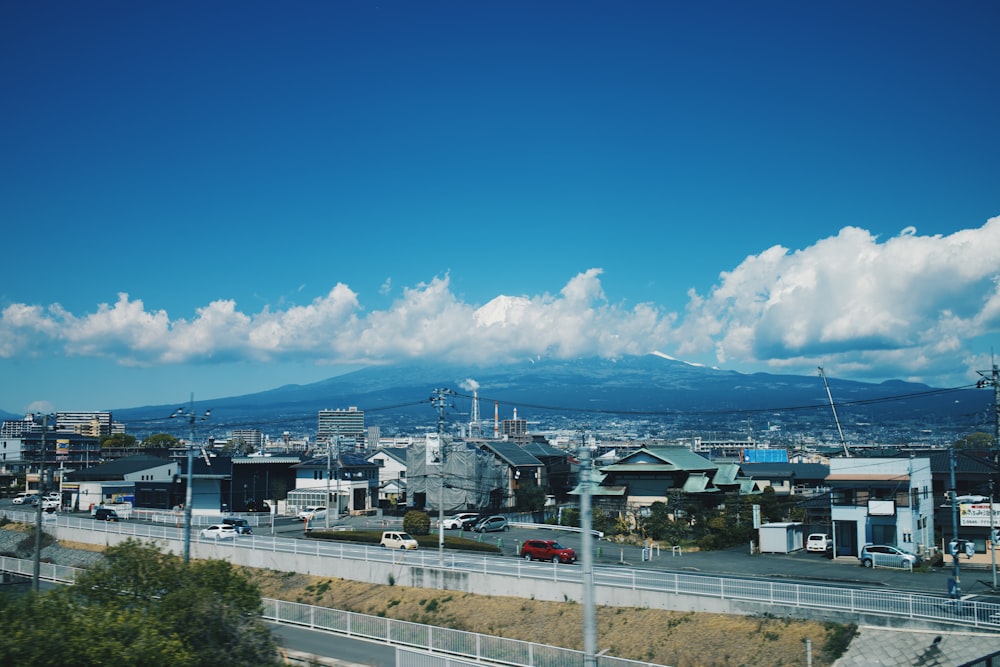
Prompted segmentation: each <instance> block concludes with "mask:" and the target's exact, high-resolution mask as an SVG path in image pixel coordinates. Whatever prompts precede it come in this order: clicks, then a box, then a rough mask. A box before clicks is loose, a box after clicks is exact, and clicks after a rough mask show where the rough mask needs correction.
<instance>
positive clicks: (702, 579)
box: [2, 511, 1000, 631]
mask: <svg viewBox="0 0 1000 667" xmlns="http://www.w3.org/2000/svg"><path fill="white" fill-rule="evenodd" d="M2 514H6V515H7V516H9V517H10V516H11V515H12V514H13V515H17V514H23V515H26V516H27V515H28V514H29V513H27V512H10V511H5V512H2ZM32 516H33V515H32ZM11 518H13V517H11ZM15 520H18V519H15ZM21 520H23V519H21ZM46 521H47V523H56V524H57V525H59V526H66V527H76V528H87V529H88V530H90V531H97V532H102V531H104V532H113V533H118V534H122V535H129V536H134V537H139V538H148V539H167V540H181V539H182V538H183V530H182V529H178V528H174V527H169V526H154V525H150V524H129V523H106V522H102V521H94V520H93V519H89V518H88V519H80V518H77V517H56V516H53V517H50V518H47V519H46ZM192 539H195V537H194V536H192ZM224 542H225V547H226V549H227V550H229V549H231V550H238V549H255V550H265V551H272V552H282V553H293V554H302V555H308V556H320V557H323V558H337V559H342V560H350V561H362V562H378V563H393V564H394V565H405V566H415V567H419V568H424V569H428V570H446V571H456V572H470V573H471V572H474V573H477V574H484V575H491V576H497V577H503V578H504V579H505V581H510V580H519V581H522V580H523V581H526V583H525V584H524V585H523V588H524V589H525V590H530V589H531V588H532V584H531V581H540V580H543V581H547V582H565V583H572V584H577V585H582V583H583V575H582V569H581V568H578V567H567V566H559V565H558V564H556V563H553V564H538V563H527V562H525V561H523V560H522V559H519V558H517V559H511V558H502V557H490V556H476V555H471V554H469V553H464V552H463V553H455V552H448V553H445V554H441V553H439V552H438V551H437V550H429V549H428V550H419V551H406V552H402V551H399V550H386V549H381V548H379V547H375V546H363V545H357V544H350V543H345V542H331V541H324V540H302V539H294V538H281V537H269V536H258V535H246V536H240V537H239V538H238V539H233V540H225V541H224ZM233 553H235V551H234V552H233ZM361 569H362V570H364V569H366V568H361ZM593 580H594V585H595V587H607V588H610V589H618V590H622V589H625V590H629V591H635V592H637V593H641V592H648V593H660V594H667V595H668V596H669V595H673V596H676V595H687V596H698V597H709V598H716V599H719V600H726V601H731V602H735V603H744V604H747V603H749V604H755V605H757V606H765V607H768V608H772V607H773V608H780V609H781V610H782V613H789V612H790V613H791V614H792V615H794V614H795V612H796V610H800V611H801V612H802V613H801V614H800V615H802V616H808V615H809V613H808V612H810V611H819V612H824V613H830V614H854V615H862V616H865V617H866V622H869V623H875V622H877V621H876V619H879V618H881V619H883V622H884V623H886V624H890V623H891V624H897V623H898V622H900V621H910V622H914V623H924V624H927V623H932V624H936V625H945V626H961V627H963V628H965V629H979V630H987V631H1000V604H993V603H987V602H981V601H978V600H977V601H972V600H969V601H958V600H953V599H949V598H946V597H942V596H936V595H929V594H919V593H904V592H894V591H888V590H884V589H865V588H846V587H839V586H832V585H811V584H801V583H791V582H775V581H765V580H757V579H738V578H732V577H720V576H712V575H703V574H688V573H678V572H665V571H660V570H652V569H636V568H626V567H617V566H616V567H594V568H593ZM637 599H639V598H638V597H637ZM645 603H646V606H648V604H649V603H650V600H649V599H648V598H647V599H646V601H645ZM734 613H735V612H734ZM743 613H752V612H746V611H744V612H743Z"/></svg>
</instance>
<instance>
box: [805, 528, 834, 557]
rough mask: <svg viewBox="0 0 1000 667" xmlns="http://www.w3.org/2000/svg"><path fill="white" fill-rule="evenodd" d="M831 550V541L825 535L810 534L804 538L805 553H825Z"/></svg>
mask: <svg viewBox="0 0 1000 667" xmlns="http://www.w3.org/2000/svg"><path fill="white" fill-rule="evenodd" d="M832 549H833V539H832V538H831V537H830V536H829V535H827V534H826V533H812V534H810V535H809V537H807V538H806V551H815V552H819V553H824V554H825V553H826V552H827V551H831V550H832Z"/></svg>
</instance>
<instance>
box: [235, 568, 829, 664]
mask: <svg viewBox="0 0 1000 667" xmlns="http://www.w3.org/2000/svg"><path fill="white" fill-rule="evenodd" d="M249 574H250V577H251V578H252V580H253V581H254V582H256V583H257V585H258V586H260V589H261V593H262V594H263V595H264V596H265V597H271V598H276V599H281V600H289V601H293V602H302V603H307V604H315V605H320V606H323V607H332V608H336V609H344V610H347V611H354V612H358V613H362V614H371V615H375V616H384V617H388V618H394V619H399V620H405V621H412V622H416V623H426V624H430V625H438V626H442V627H449V628H454V629H458V630H466V631H470V632H480V633H485V634H490V635H496V636H500V637H508V638H512V639H523V640H527V641H535V642H541V643H545V644H552V645H555V646H562V647H565V648H571V649H577V650H580V649H582V648H583V633H582V628H583V612H582V608H581V606H580V605H579V604H576V603H573V602H568V603H563V602H542V601H538V600H528V599H522V598H507V597H487V596H480V595H472V594H470V593H458V592H454V591H437V590H426V589H422V588H407V587H403V586H380V585H375V584H367V583H362V582H356V581H348V580H343V579H330V578H323V577H311V576H308V575H301V574H295V573H287V572H276V571H267V570H253V571H252V572H249ZM596 616H597V617H596V621H597V628H598V650H600V651H604V650H606V651H607V653H608V654H609V655H614V656H618V657H621V658H630V659H633V660H645V661H649V662H655V663H657V664H661V665H671V666H672V667H760V666H761V665H767V666H768V667H792V666H798V665H806V645H805V640H806V639H809V640H811V641H812V646H813V651H812V653H813V661H812V664H813V665H814V666H815V667H829V665H830V664H831V661H830V660H829V659H827V658H825V657H824V655H823V646H824V644H825V643H826V641H827V639H828V638H829V637H831V633H833V632H835V630H834V629H832V628H830V627H828V626H827V625H826V624H823V623H819V622H814V621H787V620H783V619H775V618H756V617H748V616H728V615H723V614H696V613H682V612H670V611H660V610H653V609H630V608H619V607H600V608H598V609H597V612H596Z"/></svg>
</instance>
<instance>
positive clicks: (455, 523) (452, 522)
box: [441, 512, 479, 530]
mask: <svg viewBox="0 0 1000 667" xmlns="http://www.w3.org/2000/svg"><path fill="white" fill-rule="evenodd" d="M478 518H479V515H478V514H476V513H475V512H460V513H459V514H453V515H451V516H449V517H447V518H446V519H445V520H444V521H442V522H441V527H442V528H444V529H445V530H458V529H459V528H462V527H463V526H464V525H465V522H466V521H468V520H470V519H478Z"/></svg>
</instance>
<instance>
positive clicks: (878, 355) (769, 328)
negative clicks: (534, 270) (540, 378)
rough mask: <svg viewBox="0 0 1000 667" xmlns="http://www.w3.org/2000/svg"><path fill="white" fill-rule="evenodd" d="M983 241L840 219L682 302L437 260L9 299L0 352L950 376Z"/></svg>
mask: <svg viewBox="0 0 1000 667" xmlns="http://www.w3.org/2000/svg"><path fill="white" fill-rule="evenodd" d="M998 248H1000V218H994V219H991V220H989V221H988V222H987V223H986V224H985V225H983V226H982V227H981V228H978V229H969V230H963V231H961V232H958V233H955V234H952V235H950V236H919V235H918V234H917V232H916V230H914V229H913V228H911V227H907V228H905V229H903V230H902V231H901V232H900V234H899V235H898V236H895V237H892V238H890V239H887V240H885V241H880V240H879V239H878V238H876V237H875V236H873V235H872V234H871V233H869V232H867V231H865V230H863V229H858V228H855V227H845V228H844V229H843V230H841V231H840V233H839V234H837V235H836V236H833V237H830V238H825V239H821V240H819V241H817V242H816V243H815V244H813V245H812V246H809V247H807V248H804V249H801V250H795V251H790V250H788V249H787V248H784V247H781V246H775V247H772V248H768V249H766V250H764V251H763V252H761V253H759V254H757V255H752V256H749V257H747V258H746V259H745V260H744V261H743V262H741V263H740V264H739V266H737V267H735V268H733V269H732V270H730V271H725V272H723V273H722V274H721V275H720V280H719V283H718V284H717V285H716V286H715V287H714V288H713V289H712V290H710V291H709V292H708V293H707V294H704V295H702V294H698V293H696V292H694V291H690V292H689V293H688V305H687V308H686V309H685V311H684V313H682V314H674V313H667V312H664V311H663V310H662V309H661V308H659V307H657V306H656V305H655V304H648V303H645V304H639V305H636V306H633V307H628V308H627V307H624V306H622V305H619V304H615V303H613V302H610V301H609V300H608V298H607V295H606V294H605V292H604V289H603V286H602V284H601V280H600V277H601V275H602V270H601V269H599V268H591V269H588V270H586V271H584V272H582V273H580V274H578V275H577V276H574V277H572V278H571V279H570V280H569V281H568V282H567V283H566V285H565V286H564V287H563V288H562V289H561V290H559V291H558V292H557V293H555V294H550V293H542V294H538V295H519V296H510V295H499V296H497V297H496V298H494V299H493V300H491V301H490V302H489V303H486V304H484V305H481V306H477V305H473V304H468V303H464V302H462V301H460V300H458V298H457V297H456V296H455V294H454V293H453V292H452V291H451V286H450V277H449V276H447V275H446V276H444V277H436V278H434V279H433V280H431V281H430V282H428V283H421V284H418V285H416V286H414V287H411V288H405V289H404V290H403V292H402V295H401V296H400V297H399V298H398V299H396V300H395V301H394V302H393V303H392V304H391V305H390V306H389V307H388V308H386V309H384V310H375V311H366V310H365V308H364V306H363V304H361V303H360V301H359V299H358V295H357V294H356V293H355V292H354V291H353V290H351V289H350V288H349V287H348V286H347V285H344V284H337V285H336V286H334V287H333V289H331V290H330V291H329V293H327V294H326V295H324V296H320V297H317V298H316V299H314V300H313V301H312V302H311V303H309V304H307V305H304V306H290V307H287V308H283V309H278V308H274V309H272V308H271V307H265V308H264V309H262V310H260V311H259V312H256V313H247V312H243V311H241V310H240V309H239V307H238V305H237V303H236V302H234V301H231V300H219V301H213V302H211V303H209V304H208V305H205V306H203V307H202V308H200V309H198V310H197V313H196V316H195V317H193V318H192V319H191V320H185V319H176V320H171V319H170V317H169V315H168V313H167V312H165V311H162V310H158V311H147V310H146V308H145V306H144V304H143V302H142V301H141V300H139V299H130V297H129V295H128V294H120V295H118V300H117V301H116V302H115V303H114V304H100V305H98V306H97V308H96V310H95V311H94V312H92V313H87V314H82V315H76V314H73V313H70V312H68V311H66V310H65V309H64V308H63V307H62V306H60V305H59V304H52V305H50V306H47V307H45V306H38V305H28V304H13V305H10V306H8V307H7V308H5V309H4V310H3V311H2V314H0V358H13V357H16V356H19V355H28V356H30V355H39V354H42V353H45V354H52V353H53V352H52V351H53V350H57V351H60V350H61V353H62V354H65V355H68V356H89V357H103V358H110V359H114V360H116V361H117V362H118V363H120V364H124V365H156V364H177V363H185V362H196V363H215V362H220V361H230V360H237V359H250V360H258V361H272V360H273V361H288V360H302V359H307V360H312V361H315V362H316V363H332V364H350V363H365V362H368V363H391V362H394V361H403V360H407V359H417V358H419V359H434V358H439V359H447V360H450V361H456V362H457V361H461V362H470V363H474V362H481V363H484V364H488V363H495V362H500V361H509V360H515V359H526V358H537V357H540V356H546V355H548V356H555V357H585V356H604V357H619V356H624V355H631V354H646V353H650V352H652V351H654V350H665V351H669V352H670V354H671V355H672V356H675V357H678V358H682V359H689V360H691V361H707V362H709V363H712V364H717V365H720V366H727V367H730V368H737V369H751V368H754V369H768V370H773V371H779V372H798V373H801V372H812V371H813V370H814V369H815V366H816V365H823V366H824V367H826V368H827V369H828V371H830V372H835V373H836V374H839V375H840V376H842V377H844V376H853V377H861V376H870V377H882V378H885V377H902V378H908V379H921V378H931V377H934V376H940V375H951V376H954V375H955V374H956V371H957V370H959V369H956V368H955V365H956V364H968V366H967V367H966V368H974V367H975V366H974V365H973V364H977V363H980V364H981V357H977V356H976V354H975V353H976V352H977V351H976V350H970V349H968V347H969V340H970V338H974V337H982V336H984V335H989V334H995V333H996V331H997V330H998V329H1000V253H998V252H997V249H998ZM389 285H390V282H389V281H388V280H387V281H386V283H385V285H384V286H385V287H386V288H387V289H388V286H389Z"/></svg>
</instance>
